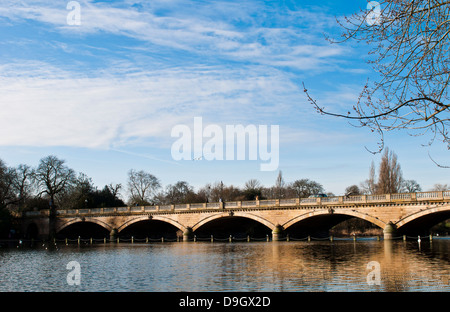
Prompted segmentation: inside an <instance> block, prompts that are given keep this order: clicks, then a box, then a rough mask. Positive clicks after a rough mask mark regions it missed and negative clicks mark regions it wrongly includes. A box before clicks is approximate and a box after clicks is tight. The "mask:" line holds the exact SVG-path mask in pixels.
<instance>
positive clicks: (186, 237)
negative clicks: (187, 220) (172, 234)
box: [183, 227, 193, 242]
mask: <svg viewBox="0 0 450 312" xmlns="http://www.w3.org/2000/svg"><path fill="white" fill-rule="evenodd" d="M192 235H193V231H192V229H191V228H190V227H188V228H186V231H185V232H184V233H183V242H188V241H189V240H190V239H191V237H192Z"/></svg>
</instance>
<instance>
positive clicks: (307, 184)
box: [290, 179, 324, 198]
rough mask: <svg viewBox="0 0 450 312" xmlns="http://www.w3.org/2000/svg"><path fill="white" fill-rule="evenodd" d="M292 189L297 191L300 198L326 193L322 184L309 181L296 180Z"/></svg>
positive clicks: (291, 186)
mask: <svg viewBox="0 0 450 312" xmlns="http://www.w3.org/2000/svg"><path fill="white" fill-rule="evenodd" d="M290 188H292V189H293V190H294V191H295V194H296V195H297V196H298V197H300V198H305V197H308V196H310V195H313V194H319V193H324V189H323V186H322V185H321V184H320V183H318V182H315V181H311V180H309V179H300V180H296V181H294V182H293V183H292V184H291V185H290Z"/></svg>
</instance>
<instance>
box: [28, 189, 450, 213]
mask: <svg viewBox="0 0 450 312" xmlns="http://www.w3.org/2000/svg"><path fill="white" fill-rule="evenodd" d="M442 200H450V191H433V192H420V193H400V194H382V195H355V196H332V197H314V198H287V199H267V200H250V201H232V202H215V203H193V204H175V205H158V206H133V207H113V208H84V209H66V210H63V209H60V210H57V212H56V213H57V215H80V214H82V215H85V214H117V213H119V214H121V213H122V214H123V213H135V214H139V213H143V212H144V213H145V212H178V211H201V210H211V209H212V210H215V209H261V208H262V209H271V208H275V209H276V208H280V207H297V208H309V207H317V206H327V205H348V204H367V203H369V204H370V203H395V202H417V201H418V202H420V201H442ZM48 215H49V211H48V209H44V210H40V211H27V212H25V216H27V217H43V216H48Z"/></svg>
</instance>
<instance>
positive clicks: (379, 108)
mask: <svg viewBox="0 0 450 312" xmlns="http://www.w3.org/2000/svg"><path fill="white" fill-rule="evenodd" d="M377 8H378V9H379V14H378V15H377V16H375V19H371V17H373V16H374V13H375V12H374V11H372V10H361V11H360V12H359V13H357V14H354V15H352V16H350V17H345V19H344V20H343V21H338V23H339V24H340V26H341V27H342V28H343V34H342V37H343V39H342V40H330V41H331V42H333V43H341V42H343V41H347V40H355V41H357V42H366V43H368V44H370V46H371V47H372V51H370V55H372V56H373V59H371V60H370V61H369V63H371V64H372V66H373V68H374V70H375V71H376V72H378V73H379V77H380V78H379V79H378V80H377V81H375V82H373V83H369V82H367V83H366V85H365V86H364V88H363V90H362V92H361V94H360V96H359V100H358V101H357V103H354V104H353V105H352V107H349V108H348V109H347V110H346V111H345V113H339V112H336V113H335V112H330V111H328V110H327V109H326V108H324V107H321V106H320V105H319V104H318V103H317V102H316V100H314V99H313V98H312V97H311V96H310V94H309V93H308V90H307V89H306V87H305V85H304V84H303V85H304V91H305V92H306V95H307V97H308V100H309V101H310V102H311V103H312V104H313V105H314V107H315V108H316V110H317V111H318V112H319V113H321V114H326V115H331V116H337V117H344V118H347V119H352V120H357V121H359V123H360V125H361V126H363V127H368V128H370V129H371V130H372V131H374V132H378V133H379V134H380V143H379V150H378V151H381V149H382V148H383V147H384V142H383V133H384V132H385V131H391V130H394V129H402V130H406V131H408V133H411V134H414V135H423V134H425V133H430V134H431V140H430V141H429V142H428V143H429V144H432V143H433V142H434V141H435V139H436V138H437V137H439V138H440V139H441V140H442V141H443V142H444V143H445V144H447V146H448V147H449V148H450V136H449V132H448V128H447V127H448V126H449V123H450V114H449V112H450V95H449V93H448V86H449V81H450V62H449V55H450V45H449V43H450V1H448V0H427V1H425V0H415V1H410V0H385V1H380V5H379V6H378V7H377ZM351 111H353V113H352V112H351Z"/></svg>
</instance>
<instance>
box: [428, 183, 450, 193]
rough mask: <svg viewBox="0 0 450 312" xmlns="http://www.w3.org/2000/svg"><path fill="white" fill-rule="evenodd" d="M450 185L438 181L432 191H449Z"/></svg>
mask: <svg viewBox="0 0 450 312" xmlns="http://www.w3.org/2000/svg"><path fill="white" fill-rule="evenodd" d="M449 189H450V187H449V186H448V185H447V184H440V183H436V184H435V185H434V186H433V188H432V189H431V191H448V190H449Z"/></svg>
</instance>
